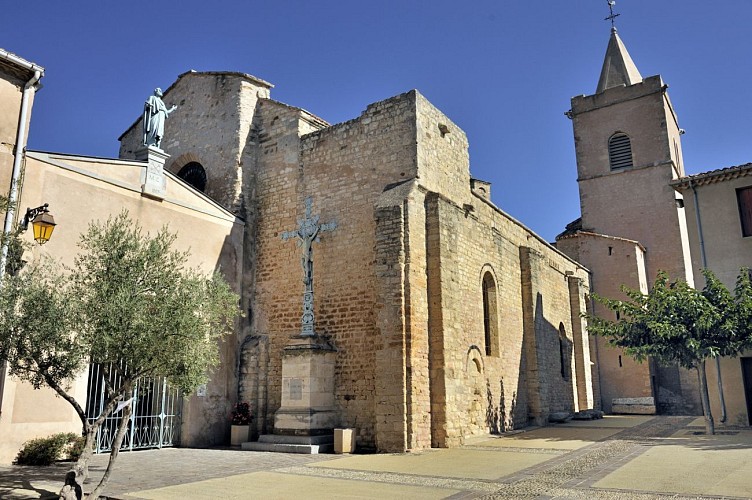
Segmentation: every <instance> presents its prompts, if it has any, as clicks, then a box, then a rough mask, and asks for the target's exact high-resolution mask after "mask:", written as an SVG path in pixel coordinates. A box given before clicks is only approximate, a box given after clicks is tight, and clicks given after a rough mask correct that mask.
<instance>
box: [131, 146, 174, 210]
mask: <svg viewBox="0 0 752 500" xmlns="http://www.w3.org/2000/svg"><path fill="white" fill-rule="evenodd" d="M169 157H170V155H168V154H167V153H165V152H164V151H162V150H161V149H159V148H158V147H155V146H143V147H141V148H139V149H137V150H136V160H138V161H146V162H147V163H146V171H145V172H144V173H143V175H142V176H141V182H142V183H143V184H141V194H142V195H144V196H148V197H149V198H155V199H157V200H163V199H164V196H165V193H166V192H167V183H166V181H165V175H164V166H165V162H166V161H167V158H169Z"/></svg>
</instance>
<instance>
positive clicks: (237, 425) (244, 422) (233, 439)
mask: <svg viewBox="0 0 752 500" xmlns="http://www.w3.org/2000/svg"><path fill="white" fill-rule="evenodd" d="M230 418H231V424H232V427H231V433H230V444H231V445H232V446H240V445H241V444H242V443H245V442H246V441H248V440H249V436H250V433H251V420H253V417H252V416H251V408H250V407H249V406H248V403H237V404H236V405H235V407H234V408H233V409H232V416H231V417H230Z"/></svg>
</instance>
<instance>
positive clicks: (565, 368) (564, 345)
mask: <svg viewBox="0 0 752 500" xmlns="http://www.w3.org/2000/svg"><path fill="white" fill-rule="evenodd" d="M559 363H560V364H561V378H563V379H564V380H569V340H568V339H567V331H566V330H564V323H559Z"/></svg>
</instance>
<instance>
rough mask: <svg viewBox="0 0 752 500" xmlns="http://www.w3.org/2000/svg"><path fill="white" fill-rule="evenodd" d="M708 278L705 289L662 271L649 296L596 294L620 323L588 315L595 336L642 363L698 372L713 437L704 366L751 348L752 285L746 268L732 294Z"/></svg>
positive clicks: (626, 290)
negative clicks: (622, 297)
mask: <svg viewBox="0 0 752 500" xmlns="http://www.w3.org/2000/svg"><path fill="white" fill-rule="evenodd" d="M703 275H704V276H705V287H704V288H703V290H702V291H700V290H697V289H695V288H692V287H691V286H689V284H687V282H686V281H682V280H677V281H674V282H670V281H669V278H668V275H667V274H666V273H664V272H659V273H658V277H657V278H656V280H655V284H654V285H653V288H652V289H651V290H650V292H649V293H648V294H643V293H642V292H640V291H639V290H632V289H629V288H626V287H622V291H623V292H624V293H625V294H626V295H627V296H628V297H629V300H611V299H607V298H604V297H599V296H595V300H596V301H598V302H600V303H601V304H603V305H604V306H605V307H606V308H608V309H610V310H612V311H615V312H617V313H618V315H617V317H619V318H620V319H618V320H616V321H610V320H606V319H603V318H601V317H598V316H594V315H586V316H587V318H588V321H589V323H590V327H589V328H590V332H591V333H594V334H597V335H602V336H604V337H606V338H607V339H608V341H609V343H610V344H611V345H613V346H616V347H620V348H622V349H623V350H624V351H625V352H626V353H627V354H628V355H630V356H632V357H634V358H635V359H636V360H638V361H644V360H645V359H648V358H653V359H655V360H656V361H658V362H659V363H662V364H666V365H671V364H678V365H679V366H682V367H684V368H687V369H695V370H696V371H697V374H698V377H699V381H700V397H701V400H702V408H703V414H704V416H705V428H706V431H707V433H708V434H713V433H715V424H714V422H713V416H712V414H711V411H710V399H709V397H708V385H707V377H706V375H705V362H706V360H707V359H708V358H712V357H717V356H737V355H738V354H739V353H741V352H742V351H743V350H744V349H746V348H748V347H750V345H752V328H751V323H750V320H751V319H752V285H751V284H750V276H749V270H747V269H742V271H741V273H740V275H739V277H738V279H737V283H736V288H735V291H734V294H733V295H732V294H731V293H730V292H729V290H728V289H727V288H726V287H725V286H724V285H723V283H721V282H720V281H719V280H718V278H716V277H715V275H714V274H713V273H712V272H711V271H710V270H707V269H705V270H703Z"/></svg>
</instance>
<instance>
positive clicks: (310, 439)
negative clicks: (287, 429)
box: [258, 434, 334, 444]
mask: <svg viewBox="0 0 752 500" xmlns="http://www.w3.org/2000/svg"><path fill="white" fill-rule="evenodd" d="M258 442H259V443H273V444H278V443H282V444H334V434H324V435H321V436H285V435H281V434H262V435H261V436H259V440H258Z"/></svg>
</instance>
